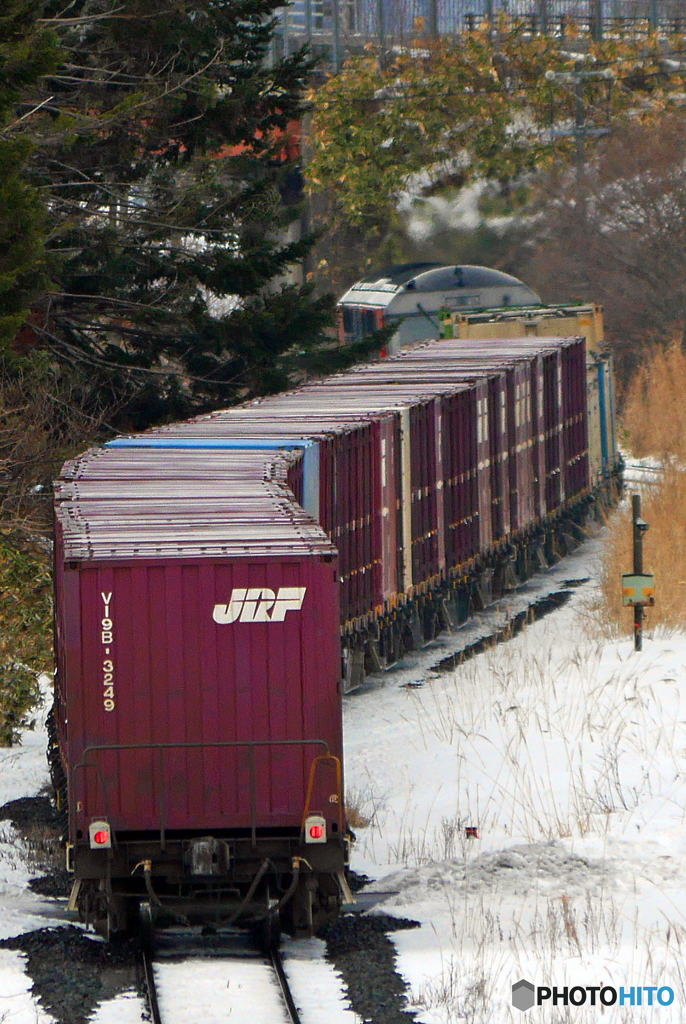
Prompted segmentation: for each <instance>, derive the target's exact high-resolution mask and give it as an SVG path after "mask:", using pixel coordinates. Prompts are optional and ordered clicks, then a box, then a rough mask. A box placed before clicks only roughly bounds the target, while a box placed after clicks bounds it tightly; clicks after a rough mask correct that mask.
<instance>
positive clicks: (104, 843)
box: [88, 819, 112, 850]
mask: <svg viewBox="0 0 686 1024" xmlns="http://www.w3.org/2000/svg"><path fill="white" fill-rule="evenodd" d="M88 838H89V840H90V848H91V850H111V849H112V829H111V828H110V823H109V822H108V821H105V820H104V819H101V820H100V821H92V822H91V823H90V825H89V826H88Z"/></svg>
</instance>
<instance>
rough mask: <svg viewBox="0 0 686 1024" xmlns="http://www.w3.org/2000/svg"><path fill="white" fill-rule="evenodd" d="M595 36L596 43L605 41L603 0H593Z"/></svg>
mask: <svg viewBox="0 0 686 1024" xmlns="http://www.w3.org/2000/svg"><path fill="white" fill-rule="evenodd" d="M593 38H594V39H595V41H596V43H602V41H603V0H593Z"/></svg>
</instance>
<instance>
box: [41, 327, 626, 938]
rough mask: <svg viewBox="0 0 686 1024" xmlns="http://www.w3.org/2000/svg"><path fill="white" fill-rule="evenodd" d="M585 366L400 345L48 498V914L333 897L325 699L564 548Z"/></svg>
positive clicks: (102, 918)
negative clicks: (51, 518) (62, 825)
mask: <svg viewBox="0 0 686 1024" xmlns="http://www.w3.org/2000/svg"><path fill="white" fill-rule="evenodd" d="M586 349H587V346H586V341H585V338H584V337H582V336H580V335H579V334H576V335H573V336H570V337H538V336H533V335H531V336H527V334H526V333H525V332H524V331H521V336H509V332H508V331H504V332H503V337H501V338H495V339H493V338H485V339H478V340H469V339H445V340H441V341H433V342H424V343H422V344H420V345H418V346H416V347H412V348H408V349H405V350H403V351H402V352H401V353H400V354H398V355H396V356H394V357H392V358H389V359H384V360H380V361H379V362H376V363H367V364H364V365H361V366H357V367H355V368H354V369H352V370H350V371H348V372H345V373H341V374H338V375H336V376H333V377H329V378H326V379H323V380H317V381H313V382H311V383H307V384H304V385H302V386H301V387H298V388H296V389H295V390H293V391H290V392H287V393H283V394H280V395H275V396H272V397H269V398H263V399H257V400H254V401H251V402H247V403H245V404H243V405H241V406H237V407H234V408H231V409H227V410H223V411H219V412H215V413H212V414H209V415H205V416H201V417H198V418H196V419H194V420H190V421H187V422H184V423H177V424H174V425H171V426H166V427H161V428H158V429H155V430H150V431H148V432H147V433H144V434H139V435H134V436H130V437H121V438H117V439H115V440H113V441H110V442H109V443H107V444H105V445H103V446H102V447H98V448H93V449H91V450H90V451H88V452H86V453H85V454H83V455H82V456H80V457H79V458H76V459H74V460H72V461H70V462H67V463H66V464H65V466H64V468H63V470H62V473H61V475H60V478H59V480H58V481H57V482H56V484H55V590H56V650H57V673H56V681H55V707H54V718H53V721H54V731H53V741H52V744H51V760H52V767H53V775H54V780H55V786H56V789H57V791H58V795H59V799H60V802H61V804H62V806H63V807H68V812H69V826H68V827H69V837H68V847H67V856H68V866H69V868H70V870H71V871H73V872H74V886H73V890H72V900H71V906H72V907H73V908H78V910H79V912H80V914H81V916H82V918H83V919H84V920H85V921H87V922H90V923H92V924H94V925H95V927H96V928H97V929H98V930H100V931H101V932H102V933H103V934H105V935H108V934H110V933H111V932H112V931H116V930H119V929H122V928H125V927H128V926H130V925H131V924H132V923H134V922H135V921H136V920H137V919H141V920H143V921H144V922H147V924H148V927H150V926H151V922H155V921H156V922H158V923H160V922H161V923H164V922H165V921H167V922H169V921H179V920H180V921H183V922H186V923H190V924H193V923H196V922H198V923H199V922H203V923H205V924H208V923H209V924H214V925H217V926H219V925H224V924H242V925H246V926H252V927H256V928H260V929H261V930H262V932H263V934H264V935H265V936H267V941H268V940H269V937H270V936H272V937H273V936H274V935H275V934H276V931H277V930H278V927H279V925H280V923H282V922H283V923H285V925H286V926H287V927H289V928H290V929H291V930H294V931H299V930H301V929H306V930H309V931H310V932H311V931H312V930H314V929H316V928H317V927H318V926H319V924H320V923H321V922H322V921H324V920H326V919H327V918H328V917H330V916H331V915H332V914H335V913H336V911H337V909H338V907H339V906H340V904H341V903H342V902H345V901H347V900H349V899H350V893H349V890H348V884H347V877H346V869H347V863H348V852H349V845H350V838H351V836H350V832H349V829H348V826H347V822H346V813H345V806H344V780H343V764H342V760H343V757H342V755H343V750H342V725H341V693H342V692H344V691H346V690H349V689H350V688H351V687H354V686H357V685H359V684H360V683H361V682H362V680H363V678H364V674H365V672H367V671H370V670H374V669H376V670H378V669H381V668H384V667H387V666H389V665H392V664H393V663H395V662H396V661H397V660H398V659H399V658H401V657H402V655H403V653H404V652H405V651H407V650H408V649H411V648H413V647H417V646H418V645H421V644H423V643H424V642H426V641H427V640H429V639H431V638H433V637H434V636H435V635H436V633H437V632H439V631H440V630H441V629H443V628H445V627H447V626H449V625H450V624H452V623H459V622H461V621H463V620H464V619H466V618H467V617H468V615H469V614H470V612H471V611H472V610H473V609H474V608H479V607H482V606H483V605H484V604H486V603H487V602H488V601H489V600H490V599H491V598H492V597H493V596H495V595H497V594H499V593H502V591H503V590H506V589H508V588H512V587H514V586H516V585H517V584H518V583H519V582H520V581H521V580H523V579H525V578H526V577H527V576H528V575H529V574H530V573H532V572H533V571H535V570H536V569H538V568H541V567H544V566H546V565H548V564H550V563H551V562H552V561H554V560H555V559H557V558H558V557H559V556H560V555H561V554H563V553H565V552H566V551H568V550H569V549H570V548H572V547H574V546H576V544H578V543H579V541H580V539H581V538H582V537H583V524H584V520H585V518H586V517H587V516H588V515H590V514H593V512H594V510H595V508H596V507H597V502H598V500H599V498H601V497H602V495H603V494H604V493H606V491H607V486H608V479H609V477H608V475H603V472H602V467H601V471H600V473H599V474H598V475H596V477H594V476H593V475H592V459H591V458H589V414H588V413H589V403H588V398H587V351H586Z"/></svg>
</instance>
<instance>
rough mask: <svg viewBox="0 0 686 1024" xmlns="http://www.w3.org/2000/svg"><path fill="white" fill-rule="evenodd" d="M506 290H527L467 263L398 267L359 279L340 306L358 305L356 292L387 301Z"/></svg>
mask: <svg viewBox="0 0 686 1024" xmlns="http://www.w3.org/2000/svg"><path fill="white" fill-rule="evenodd" d="M508 286H509V287H512V286H519V287H522V288H526V287H527V286H526V285H525V284H524V282H523V281H520V280H519V278H517V277H513V276H512V274H505V273H504V272H503V271H502V270H494V269H493V268H492V267H482V266H478V265H475V264H468V263H458V264H455V263H451V264H440V263H402V264H399V265H398V266H394V267H387V268H385V269H384V270H380V271H377V272H376V273H374V274H370V275H369V276H368V277H363V278H362V279H361V280H360V281H357V283H356V284H354V285H352V287H351V288H350V289H349V290H348V291H347V292H346V293H345V295H343V297H342V298H341V300H340V302H341V304H345V303H346V302H348V301H352V300H353V297H355V299H356V301H357V302H358V303H359V302H360V297H359V293H360V292H376V293H379V292H381V293H388V295H389V297H390V296H391V295H394V294H396V293H397V292H400V291H414V292H436V291H454V290H455V289H457V290H459V289H462V288H468V289H473V288H494V287H495V288H498V287H508Z"/></svg>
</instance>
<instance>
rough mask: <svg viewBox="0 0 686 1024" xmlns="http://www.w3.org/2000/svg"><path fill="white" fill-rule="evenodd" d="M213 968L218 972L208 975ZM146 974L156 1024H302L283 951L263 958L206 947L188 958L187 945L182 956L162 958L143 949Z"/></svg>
mask: <svg viewBox="0 0 686 1024" xmlns="http://www.w3.org/2000/svg"><path fill="white" fill-rule="evenodd" d="M210 962H211V963H212V964H213V967H214V970H211V971H207V970H205V971H203V965H207V964H208V963H210ZM246 964H247V965H248V966H247V969H246ZM156 966H157V968H158V971H157V973H158V974H160V973H162V975H163V978H162V981H161V983H160V979H159V978H157V977H156V971H155V967H156ZM142 968H143V978H144V982H145V989H146V997H147V1003H148V1009H149V1012H150V1018H151V1021H152V1024H181V1022H182V1021H183V1022H184V1024H191V1022H192V1024H196V1022H197V1021H198V1020H202V1021H203V1022H204V1024H220V1022H223V1021H224V1020H225V1021H227V1022H229V1021H230V1022H231V1024H262V1022H263V1021H264V1022H265V1024H266V1022H269V1024H280V1022H283V1024H300V1016H299V1013H298V1008H297V1006H296V1004H295V1001H294V999H293V994H292V992H291V989H290V986H289V983H288V978H287V977H286V972H285V970H284V966H283V960H282V958H281V954H280V952H279V950H278V949H274V950H272V951H271V952H270V953H263V952H261V951H259V950H257V949H255V948H251V947H248V946H247V945H246V946H235V945H234V948H233V949H232V950H230V951H227V950H224V949H222V948H221V947H220V948H219V949H210V948H208V947H207V946H205V947H204V948H200V949H197V950H195V951H194V952H193V953H189V951H188V943H182V944H181V946H180V948H179V950H178V951H177V952H175V951H174V948H173V947H170V948H167V949H166V950H165V951H164V952H163V954H162V955H161V956H157V957H155V956H154V955H153V954H151V953H150V952H149V951H148V950H146V949H144V950H143V952H142ZM226 968H228V969H226ZM194 972H195V975H197V979H198V980H197V981H196V982H195V983H194V982H193V980H192V979H193V977H194ZM251 983H252V984H251ZM190 985H192V986H193V988H192V991H193V999H194V1003H193V1006H192V1007H185V1006H184V998H183V994H184V992H186V991H189V989H190ZM212 986H214V989H215V995H214V999H213V1000H212V1002H213V1004H214V1006H213V1009H209V1010H208V1000H207V990H209V989H210V988H211V987H212ZM203 987H204V989H205V990H206V991H205V992H204V993H203V991H202V990H203ZM165 991H166V992H167V993H168V994H167V996H166V998H165ZM203 999H204V1002H203ZM196 1000H197V1002H196ZM201 1002H202V1006H201V1005H200V1003H201Z"/></svg>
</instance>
